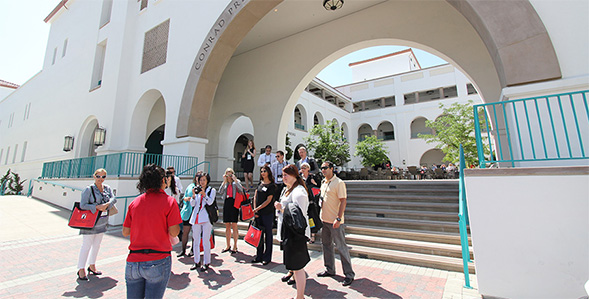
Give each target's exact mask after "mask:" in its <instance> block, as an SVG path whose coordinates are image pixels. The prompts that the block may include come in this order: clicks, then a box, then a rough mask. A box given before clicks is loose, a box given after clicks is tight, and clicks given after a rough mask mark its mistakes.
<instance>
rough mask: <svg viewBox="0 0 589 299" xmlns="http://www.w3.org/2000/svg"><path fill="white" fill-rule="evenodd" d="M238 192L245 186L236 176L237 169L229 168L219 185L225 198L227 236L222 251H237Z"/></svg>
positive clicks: (224, 213)
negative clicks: (235, 205) (236, 204)
mask: <svg viewBox="0 0 589 299" xmlns="http://www.w3.org/2000/svg"><path fill="white" fill-rule="evenodd" d="M237 193H241V194H243V186H241V183H240V182H239V180H238V179H237V177H235V171H233V169H232V168H227V169H226V170H225V174H224V175H223V183H222V184H221V187H219V194H221V198H222V199H223V222H224V223H225V238H226V240H227V247H226V248H225V249H223V250H222V251H221V253H224V252H227V251H231V253H237V240H238V237H239V232H238V231H237V218H239V209H237V208H235V207H234V206H233V205H234V204H235V197H236V195H237ZM231 237H233V249H231V247H230V246H231Z"/></svg>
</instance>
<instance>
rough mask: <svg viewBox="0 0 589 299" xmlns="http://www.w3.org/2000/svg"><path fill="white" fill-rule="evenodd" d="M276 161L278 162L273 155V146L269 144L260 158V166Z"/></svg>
mask: <svg viewBox="0 0 589 299" xmlns="http://www.w3.org/2000/svg"><path fill="white" fill-rule="evenodd" d="M274 162H276V158H275V157H274V155H272V146H271V145H269V144H268V145H266V148H265V152H264V153H263V154H261V155H260V157H259V158H258V167H262V166H264V165H268V166H271V165H272V163H274Z"/></svg>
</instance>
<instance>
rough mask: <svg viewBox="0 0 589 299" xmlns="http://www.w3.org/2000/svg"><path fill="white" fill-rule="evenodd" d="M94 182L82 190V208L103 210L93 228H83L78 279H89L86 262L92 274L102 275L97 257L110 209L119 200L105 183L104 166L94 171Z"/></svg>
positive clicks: (94, 210)
mask: <svg viewBox="0 0 589 299" xmlns="http://www.w3.org/2000/svg"><path fill="white" fill-rule="evenodd" d="M93 177H94V184H92V185H90V186H88V187H86V189H84V191H83V192H82V198H81V200H80V208H81V209H83V210H90V211H92V213H96V212H97V211H98V212H101V215H100V217H99V218H98V222H96V225H95V226H94V227H93V228H92V229H81V230H80V235H82V247H81V248H80V254H79V256H78V273H77V275H78V279H80V280H88V276H87V275H86V264H88V272H89V274H92V275H101V274H102V272H100V271H98V270H97V269H96V258H97V256H98V250H99V249H100V243H101V242H102V237H103V236H104V233H105V232H106V229H107V227H108V216H109V212H108V210H109V209H111V208H112V207H113V206H114V204H115V203H116V202H117V200H116V198H115V196H114V194H113V192H112V188H111V187H110V186H109V185H106V184H104V180H105V179H106V170H105V169H103V168H100V169H97V170H96V171H95V172H94V175H93Z"/></svg>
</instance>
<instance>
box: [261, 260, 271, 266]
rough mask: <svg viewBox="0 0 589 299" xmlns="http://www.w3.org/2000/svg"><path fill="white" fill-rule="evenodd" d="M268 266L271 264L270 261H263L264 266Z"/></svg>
mask: <svg viewBox="0 0 589 299" xmlns="http://www.w3.org/2000/svg"><path fill="white" fill-rule="evenodd" d="M268 264H270V261H263V262H262V265H264V266H266V265H268Z"/></svg>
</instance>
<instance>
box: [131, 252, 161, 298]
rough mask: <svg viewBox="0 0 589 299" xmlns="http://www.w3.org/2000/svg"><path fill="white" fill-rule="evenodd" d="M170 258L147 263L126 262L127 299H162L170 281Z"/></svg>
mask: <svg viewBox="0 0 589 299" xmlns="http://www.w3.org/2000/svg"><path fill="white" fill-rule="evenodd" d="M171 271H172V258H171V257H169V256H168V257H166V258H163V259H161V260H155V261H148V262H127V268H126V269H125V281H126V283H127V298H162V297H164V292H165V291H166V286H167V285H168V280H169V279H170V273H171Z"/></svg>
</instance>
